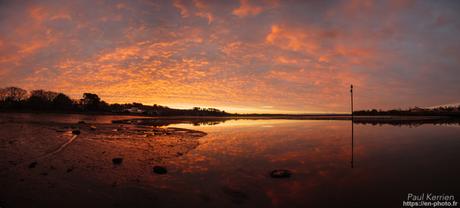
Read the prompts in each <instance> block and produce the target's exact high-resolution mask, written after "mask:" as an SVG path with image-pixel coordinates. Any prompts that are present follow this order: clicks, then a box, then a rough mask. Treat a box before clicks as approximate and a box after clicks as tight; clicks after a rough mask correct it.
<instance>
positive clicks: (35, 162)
mask: <svg viewBox="0 0 460 208" xmlns="http://www.w3.org/2000/svg"><path fill="white" fill-rule="evenodd" d="M37 164H38V163H37V161H34V162H32V163H30V164H29V168H35V166H37Z"/></svg>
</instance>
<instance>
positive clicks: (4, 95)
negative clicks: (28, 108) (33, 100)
mask: <svg viewBox="0 0 460 208" xmlns="http://www.w3.org/2000/svg"><path fill="white" fill-rule="evenodd" d="M26 99H27V91H26V90H24V89H21V88H19V87H6V88H2V89H0V105H1V106H0V107H1V108H22V106H23V104H24V101H25V100H26Z"/></svg>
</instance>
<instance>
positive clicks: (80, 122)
mask: <svg viewBox="0 0 460 208" xmlns="http://www.w3.org/2000/svg"><path fill="white" fill-rule="evenodd" d="M78 124H86V122H85V121H79V122H78Z"/></svg>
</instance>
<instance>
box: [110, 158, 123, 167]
mask: <svg viewBox="0 0 460 208" xmlns="http://www.w3.org/2000/svg"><path fill="white" fill-rule="evenodd" d="M122 162H123V158H121V157H116V158H113V159H112V163H113V164H114V165H120V164H121V163H122Z"/></svg>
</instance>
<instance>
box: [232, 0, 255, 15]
mask: <svg viewBox="0 0 460 208" xmlns="http://www.w3.org/2000/svg"><path fill="white" fill-rule="evenodd" d="M261 12H262V7H258V6H253V5H251V4H250V3H249V0H240V7H238V8H236V9H234V10H233V11H232V14H234V15H236V16H238V17H245V16H250V15H251V16H255V15H258V14H260V13H261Z"/></svg>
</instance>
